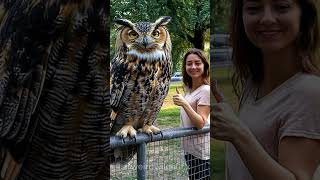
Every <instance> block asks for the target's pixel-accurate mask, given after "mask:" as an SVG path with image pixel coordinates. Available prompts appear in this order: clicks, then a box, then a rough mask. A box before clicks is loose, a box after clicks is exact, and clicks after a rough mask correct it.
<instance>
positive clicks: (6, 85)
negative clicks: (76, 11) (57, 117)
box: [0, 1, 53, 144]
mask: <svg viewBox="0 0 320 180" xmlns="http://www.w3.org/2000/svg"><path fill="white" fill-rule="evenodd" d="M0 7H3V8H4V10H3V11H2V12H1V13H0V19H1V20H2V21H0V27H1V29H0V141H1V140H2V141H12V142H15V143H18V142H20V141H22V140H23V139H24V138H25V136H26V134H27V130H28V129H29V128H32V127H30V126H31V125H30V123H31V122H30V118H31V115H32V113H33V112H34V110H35V107H36V104H37V102H38V99H39V95H40V93H41V88H42V86H43V82H44V81H43V80H44V78H45V73H46V67H47V61H46V59H47V58H46V57H47V56H48V53H47V48H48V47H49V42H50V41H49V40H50V34H49V32H50V31H49V30H51V29H53V27H52V26H50V24H49V23H48V24H41V23H42V22H49V20H48V19H45V17H44V16H38V13H39V12H41V11H43V10H42V9H41V7H38V6H37V5H35V4H33V5H31V4H30V3H29V2H27V1H1V3H0ZM28 9H29V10H30V9H32V10H34V11H31V10H30V11H28ZM31 17H32V18H31ZM34 29H39V31H34ZM40 29H41V31H40ZM0 144H1V142H0Z"/></svg>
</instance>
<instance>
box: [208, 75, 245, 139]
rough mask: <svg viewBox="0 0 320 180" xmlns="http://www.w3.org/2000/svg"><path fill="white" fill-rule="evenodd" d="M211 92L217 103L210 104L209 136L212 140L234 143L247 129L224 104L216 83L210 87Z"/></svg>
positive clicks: (228, 106)
mask: <svg viewBox="0 0 320 180" xmlns="http://www.w3.org/2000/svg"><path fill="white" fill-rule="evenodd" d="M211 92H212V94H213V96H214V97H215V100H216V102H217V103H211V112H210V118H211V120H210V121H211V122H210V136H211V137H212V138H215V139H218V140H223V141H229V142H234V140H235V139H237V138H238V137H239V136H240V135H241V134H242V133H244V132H247V130H248V128H247V127H246V126H245V125H244V124H243V123H241V122H240V121H239V119H238V117H237V115H236V114H235V113H234V111H233V109H232V107H231V106H230V105H229V104H228V103H226V102H225V100H224V96H223V94H222V93H221V92H220V91H219V90H218V88H217V82H216V81H214V82H213V84H212V85H211Z"/></svg>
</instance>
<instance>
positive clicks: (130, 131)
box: [116, 125, 136, 138]
mask: <svg viewBox="0 0 320 180" xmlns="http://www.w3.org/2000/svg"><path fill="white" fill-rule="evenodd" d="M128 135H129V136H130V137H134V136H136V130H135V129H134V128H133V127H132V126H131V125H124V126H123V127H122V128H121V129H120V130H119V131H118V132H117V134H116V136H120V137H122V138H126V137H127V136H128Z"/></svg>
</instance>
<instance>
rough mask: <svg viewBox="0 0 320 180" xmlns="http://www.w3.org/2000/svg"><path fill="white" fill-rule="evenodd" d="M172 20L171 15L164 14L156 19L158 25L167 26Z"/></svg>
mask: <svg viewBox="0 0 320 180" xmlns="http://www.w3.org/2000/svg"><path fill="white" fill-rule="evenodd" d="M170 20H171V17H170V16H162V17H160V18H159V19H157V20H156V22H155V24H156V27H159V26H165V25H167V24H168V23H169V22H170Z"/></svg>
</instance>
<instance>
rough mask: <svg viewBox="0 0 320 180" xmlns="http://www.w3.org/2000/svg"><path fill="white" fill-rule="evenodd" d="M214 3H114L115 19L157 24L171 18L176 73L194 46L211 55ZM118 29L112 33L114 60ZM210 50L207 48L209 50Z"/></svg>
mask: <svg viewBox="0 0 320 180" xmlns="http://www.w3.org/2000/svg"><path fill="white" fill-rule="evenodd" d="M209 9H210V3H209V1H207V0H130V1H129V0H112V1H111V20H113V19H116V18H125V19H129V20H131V21H132V22H138V21H151V22H154V21H155V20H156V19H158V18H159V17H160V16H171V17H172V20H171V22H170V23H169V24H168V29H169V31H170V35H171V41H172V44H173V49H172V58H173V64H174V67H173V68H174V72H175V71H180V69H181V61H182V58H183V55H184V53H185V52H186V51H187V49H189V48H191V47H196V48H199V49H203V50H205V51H206V52H207V54H208V52H209V46H208V47H206V46H205V45H206V44H209V39H210V32H209V31H210V11H209ZM115 37H116V28H115V27H114V26H113V28H112V30H111V43H110V44H111V57H113V54H114V42H115ZM205 47H206V49H205Z"/></svg>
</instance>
